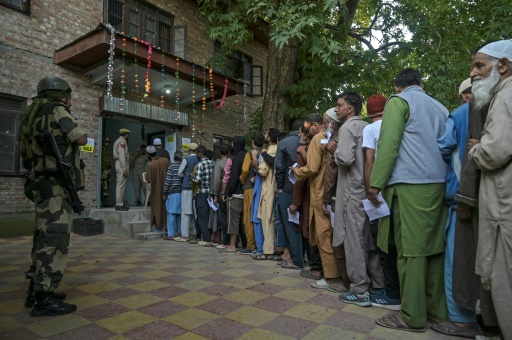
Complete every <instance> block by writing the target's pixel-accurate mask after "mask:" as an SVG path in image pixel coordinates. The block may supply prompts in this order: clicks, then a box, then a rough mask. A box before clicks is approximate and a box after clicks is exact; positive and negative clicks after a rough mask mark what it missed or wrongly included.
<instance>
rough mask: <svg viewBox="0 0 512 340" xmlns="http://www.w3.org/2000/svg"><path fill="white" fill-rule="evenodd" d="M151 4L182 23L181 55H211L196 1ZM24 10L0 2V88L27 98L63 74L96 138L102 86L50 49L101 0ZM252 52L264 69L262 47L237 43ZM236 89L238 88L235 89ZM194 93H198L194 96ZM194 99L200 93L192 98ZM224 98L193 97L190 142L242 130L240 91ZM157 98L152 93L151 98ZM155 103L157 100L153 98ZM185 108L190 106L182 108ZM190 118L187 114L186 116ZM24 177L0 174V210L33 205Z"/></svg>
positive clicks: (209, 141)
mask: <svg viewBox="0 0 512 340" xmlns="http://www.w3.org/2000/svg"><path fill="white" fill-rule="evenodd" d="M150 2H151V3H153V4H154V5H155V6H158V7H159V8H161V9H163V10H164V11H166V12H168V13H170V14H172V15H174V17H175V25H177V26H178V25H186V26H187V59H188V60H189V61H192V62H194V63H196V64H198V65H203V64H205V63H206V62H207V60H208V59H209V58H210V57H211V56H212V53H213V42H212V41H211V40H209V39H208V36H207V33H206V24H205V23H204V22H203V21H202V20H200V18H199V17H198V16H197V6H196V5H195V2H194V1H188V0H171V1H164V0H154V1H150ZM31 7H32V9H31V14H30V16H27V15H24V14H22V13H19V12H17V11H14V10H11V9H9V8H7V7H1V6H0V29H1V31H2V36H1V37H0V93H5V94H12V95H17V96H21V97H26V98H31V97H33V96H35V95H36V88H37V83H38V81H39V80H40V79H42V78H44V77H47V76H57V77H61V78H63V79H65V80H66V81H67V82H68V83H69V84H70V86H71V87H72V89H73V97H72V107H71V111H72V112H73V114H74V115H75V117H77V119H78V121H79V124H80V126H81V127H82V128H83V129H84V130H85V132H86V133H87V134H88V135H90V136H92V137H94V138H96V136H97V135H98V119H99V118H98V114H99V100H98V98H99V97H101V96H102V95H103V94H104V93H105V88H103V87H100V86H97V85H94V84H92V83H91V81H90V80H89V79H88V78H87V77H86V76H84V75H83V73H82V72H81V71H80V70H70V69H66V68H62V67H60V66H57V65H55V64H53V60H52V58H53V53H54V51H55V50H56V49H58V48H60V47H62V46H64V45H67V44H69V43H71V42H72V41H74V40H75V39H77V38H79V37H80V36H82V35H84V34H85V33H87V32H89V31H91V30H92V29H94V28H96V27H97V26H98V24H99V23H100V22H101V20H102V19H101V11H102V1H97V0H80V1H78V0H45V1H40V0H39V1H37V0H32V1H31ZM239 49H240V51H242V52H244V53H246V54H248V55H250V56H252V57H253V64H254V65H262V66H263V71H264V72H266V71H267V70H266V53H267V48H266V46H264V45H263V44H261V43H259V42H252V43H251V44H247V46H242V47H241V48H239ZM240 91H242V89H240ZM198 97H199V96H198ZM198 99H199V100H200V98H198ZM238 99H239V100H240V102H239V105H238V106H237V105H236V103H235V97H231V98H228V99H227V101H226V104H225V105H224V107H223V108H222V109H213V108H212V107H211V105H208V110H207V111H206V112H202V111H201V110H200V102H199V101H198V105H197V110H196V111H197V113H196V117H195V122H196V124H195V125H196V130H203V131H205V133H204V134H203V135H202V136H201V137H197V133H196V138H195V139H194V141H195V142H200V143H202V144H205V145H206V146H207V147H209V148H211V147H212V145H213V135H214V134H219V135H223V136H233V135H239V134H244V133H245V131H246V127H247V124H248V123H249V118H248V117H247V118H246V119H244V116H243V97H242V95H240V96H239V98H238ZM154 102H155V103H158V100H157V99H154ZM261 104H262V97H253V98H251V97H247V112H248V113H249V114H250V113H252V112H254V111H255V110H256V109H257V108H259V107H261ZM157 105H158V104H157ZM182 111H184V112H187V113H189V115H190V117H191V116H192V114H191V109H190V107H189V108H182ZM190 121H192V120H190ZM191 134H192V131H191V128H190V126H189V127H185V128H183V129H182V130H181V132H180V133H179V135H178V140H179V141H181V138H182V137H188V138H190V137H191ZM85 161H86V166H87V179H86V188H87V190H85V191H82V192H81V193H80V197H81V198H82V200H83V201H84V203H85V205H86V206H87V207H93V206H95V205H96V203H95V201H96V183H97V180H98V176H97V173H96V167H97V161H98V159H97V154H96V153H94V154H93V156H92V157H85ZM23 183H24V179H23V178H20V177H12V176H0V211H2V214H6V215H7V214H17V213H25V212H27V213H28V212H32V211H33V204H32V203H31V202H30V201H28V200H27V199H26V198H25V197H24V196H23Z"/></svg>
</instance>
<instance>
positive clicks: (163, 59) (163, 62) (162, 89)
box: [160, 51, 165, 107]
mask: <svg viewBox="0 0 512 340" xmlns="http://www.w3.org/2000/svg"><path fill="white" fill-rule="evenodd" d="M164 65H165V53H164V51H162V69H161V72H162V86H161V91H162V92H161V95H160V107H164V91H165V89H164V76H165V69H164Z"/></svg>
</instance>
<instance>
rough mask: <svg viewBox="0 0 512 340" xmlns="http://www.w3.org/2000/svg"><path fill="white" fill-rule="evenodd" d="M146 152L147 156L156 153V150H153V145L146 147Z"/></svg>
mask: <svg viewBox="0 0 512 340" xmlns="http://www.w3.org/2000/svg"><path fill="white" fill-rule="evenodd" d="M146 152H147V153H148V154H154V153H156V149H155V147H154V146H153V145H150V146H148V147H147V148H146Z"/></svg>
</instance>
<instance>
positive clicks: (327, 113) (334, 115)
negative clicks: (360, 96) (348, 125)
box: [325, 107, 340, 123]
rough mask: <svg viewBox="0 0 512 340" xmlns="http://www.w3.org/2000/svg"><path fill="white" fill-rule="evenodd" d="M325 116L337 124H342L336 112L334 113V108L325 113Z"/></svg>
mask: <svg viewBox="0 0 512 340" xmlns="http://www.w3.org/2000/svg"><path fill="white" fill-rule="evenodd" d="M325 114H326V115H327V116H328V117H329V118H331V119H332V120H334V121H335V122H337V123H340V120H339V119H338V117H336V112H334V107H333V108H332V109H329V110H327V111H325Z"/></svg>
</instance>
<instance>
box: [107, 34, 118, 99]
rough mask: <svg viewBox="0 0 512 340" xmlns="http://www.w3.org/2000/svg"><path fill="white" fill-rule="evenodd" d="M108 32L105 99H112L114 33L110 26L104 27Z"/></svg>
mask: <svg viewBox="0 0 512 340" xmlns="http://www.w3.org/2000/svg"><path fill="white" fill-rule="evenodd" d="M106 26H107V28H108V30H109V31H110V42H109V44H110V47H109V49H108V67H107V97H112V85H113V84H114V81H113V78H114V57H115V55H116V53H115V47H116V45H115V39H116V31H115V30H114V27H112V25H110V24H107V25H106Z"/></svg>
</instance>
